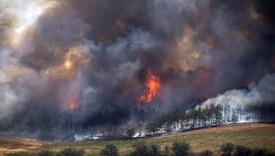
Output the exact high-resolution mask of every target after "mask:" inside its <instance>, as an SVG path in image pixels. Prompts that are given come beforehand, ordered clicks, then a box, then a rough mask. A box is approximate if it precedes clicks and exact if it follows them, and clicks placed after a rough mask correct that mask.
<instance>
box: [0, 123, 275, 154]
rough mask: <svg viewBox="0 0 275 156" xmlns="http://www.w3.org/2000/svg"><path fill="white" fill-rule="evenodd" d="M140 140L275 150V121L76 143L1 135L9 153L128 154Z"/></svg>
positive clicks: (1, 148)
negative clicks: (107, 150) (111, 150)
mask: <svg viewBox="0 0 275 156" xmlns="http://www.w3.org/2000/svg"><path fill="white" fill-rule="evenodd" d="M140 141H143V142H145V143H146V144H148V145H150V144H157V145H159V146H160V147H161V149H162V150H163V149H164V148H165V147H166V146H171V145H172V144H173V142H176V141H185V142H187V143H189V144H190V145H191V149H192V151H194V152H201V151H204V150H212V151H213V152H214V153H219V152H220V151H219V150H220V147H221V145H222V144H224V143H228V142H231V143H233V144H237V145H245V146H247V147H250V148H265V149H268V150H270V151H273V152H275V125H273V124H235V125H227V126H221V127H215V128H206V129H200V130H192V131H188V132H183V133H178V134H172V135H167V136H162V137H154V138H144V139H135V140H114V141H104V140H94V141H85V142H84V141H83V142H73V143H60V142H42V141H36V140H30V139H19V138H8V137H2V138H0V155H1V154H2V155H4V154H5V153H18V152H38V151H41V150H43V149H47V150H50V151H55V152H59V151H61V150H63V149H65V148H74V149H78V150H84V151H85V153H86V154H87V155H88V154H89V155H98V154H99V153H100V151H101V150H102V149H103V148H104V147H105V145H106V144H113V145H115V146H117V147H118V150H119V152H120V153H121V154H122V155H124V154H126V153H129V152H131V150H132V146H133V145H134V144H135V143H137V142H140Z"/></svg>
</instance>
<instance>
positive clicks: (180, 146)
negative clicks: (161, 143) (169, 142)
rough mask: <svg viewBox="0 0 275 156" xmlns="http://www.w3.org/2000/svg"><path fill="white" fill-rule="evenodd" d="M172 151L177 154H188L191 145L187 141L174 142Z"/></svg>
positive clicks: (177, 155)
mask: <svg viewBox="0 0 275 156" xmlns="http://www.w3.org/2000/svg"><path fill="white" fill-rule="evenodd" d="M172 151H173V152H174V154H175V156H188V155H189V153H190V145H189V144H188V143H186V142H174V143H173V147H172Z"/></svg>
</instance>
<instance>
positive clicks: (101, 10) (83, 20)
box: [0, 0, 275, 139]
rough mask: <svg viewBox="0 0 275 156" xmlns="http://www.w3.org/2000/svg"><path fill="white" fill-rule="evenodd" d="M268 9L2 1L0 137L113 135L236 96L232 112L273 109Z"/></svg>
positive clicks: (130, 0) (184, 1) (236, 4)
mask: <svg viewBox="0 0 275 156" xmlns="http://www.w3.org/2000/svg"><path fill="white" fill-rule="evenodd" d="M273 10H274V2H273V1H272V0H267V1H264V2H263V1H261V0H249V1H241V2H240V1H237V0H226V1H223V2H220V1H219V0H205V1H203V2H202V1H199V0H176V1H171V0H151V1H147V0H118V1H111V0H28V1H24V0H0V131H12V132H15V133H23V134H24V135H32V137H39V138H46V139H48V138H58V139H59V138H62V136H63V135H64V136H66V135H70V134H72V133H85V132H87V131H89V132H91V133H97V132H98V131H101V132H102V133H106V134H109V132H112V133H115V134H120V133H125V131H126V130H127V129H128V128H129V127H134V128H140V127H142V126H144V123H147V122H148V121H151V120H154V119H156V118H159V117H161V116H162V115H164V114H169V113H173V112H175V111H178V110H183V111H184V110H187V109H193V108H194V107H196V105H200V104H201V103H203V105H210V104H212V103H214V104H215V105H219V104H224V103H226V104H227V103H228V102H225V100H228V98H219V97H224V96H225V97H227V95H228V94H234V93H235V92H234V89H237V90H240V92H242V91H243V92H244V93H243V94H241V95H245V98H244V99H241V98H240V97H239V96H230V98H231V97H236V98H239V99H240V101H241V102H240V101H238V105H242V104H244V105H246V104H247V103H249V102H250V100H251V99H257V100H256V102H255V100H254V101H253V100H252V102H253V104H255V105H256V104H257V105H259V107H261V105H262V104H266V103H268V104H273V103H275V98H273V95H274V94H273V93H274V89H275V86H274V84H273V79H275V76H274V74H273V73H274V71H275V64H274V59H275V53H274V52H275V49H274V38H275V32H274V23H275V22H274V18H273V17H274V16H275V15H274V13H273V12H274V11H273ZM232 90H233V91H232ZM255 90H256V91H255ZM223 93H225V95H224V96H222V94H223ZM238 93H239V92H238ZM250 93H251V94H250ZM254 93H256V94H254ZM255 96H257V97H255ZM214 97H216V98H214ZM258 97H260V98H258ZM230 101H233V102H234V101H236V100H230ZM229 105H231V103H230V104H229ZM232 105H234V104H232ZM273 117H274V116H273V115H272V116H269V118H273Z"/></svg>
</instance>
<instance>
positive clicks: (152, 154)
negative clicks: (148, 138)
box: [148, 144, 161, 156]
mask: <svg viewBox="0 0 275 156" xmlns="http://www.w3.org/2000/svg"><path fill="white" fill-rule="evenodd" d="M148 155H149V156H161V152H160V147H159V146H158V145H155V144H152V145H151V146H150V148H149V151H148Z"/></svg>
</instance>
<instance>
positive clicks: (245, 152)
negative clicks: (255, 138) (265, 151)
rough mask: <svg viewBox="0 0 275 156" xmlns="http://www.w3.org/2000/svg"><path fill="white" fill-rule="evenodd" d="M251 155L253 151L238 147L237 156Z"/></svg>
mask: <svg viewBox="0 0 275 156" xmlns="http://www.w3.org/2000/svg"><path fill="white" fill-rule="evenodd" d="M250 154H251V149H250V148H248V147H245V146H240V145H238V146H237V147H236V154H235V155H236V156H249V155H250Z"/></svg>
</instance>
